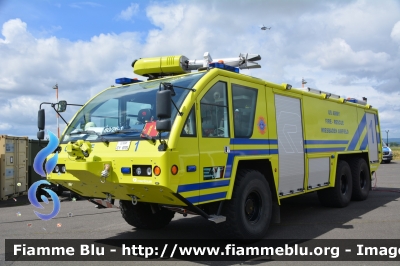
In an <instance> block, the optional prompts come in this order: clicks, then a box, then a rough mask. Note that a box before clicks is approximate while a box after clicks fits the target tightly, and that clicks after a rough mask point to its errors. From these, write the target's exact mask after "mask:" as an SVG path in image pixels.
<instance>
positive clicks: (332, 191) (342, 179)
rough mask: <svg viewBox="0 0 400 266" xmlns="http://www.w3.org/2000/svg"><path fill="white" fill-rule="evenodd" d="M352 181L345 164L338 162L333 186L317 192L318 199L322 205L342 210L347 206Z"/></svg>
mask: <svg viewBox="0 0 400 266" xmlns="http://www.w3.org/2000/svg"><path fill="white" fill-rule="evenodd" d="M352 187H353V181H352V176H351V169H350V166H349V164H348V163H347V162H345V161H339V162H338V164H337V169H336V179H335V186H334V187H331V188H326V189H322V190H318V192H317V194H318V199H319V201H320V202H321V204H322V205H324V206H328V207H338V208H343V207H346V206H347V205H349V202H350V200H351V195H352Z"/></svg>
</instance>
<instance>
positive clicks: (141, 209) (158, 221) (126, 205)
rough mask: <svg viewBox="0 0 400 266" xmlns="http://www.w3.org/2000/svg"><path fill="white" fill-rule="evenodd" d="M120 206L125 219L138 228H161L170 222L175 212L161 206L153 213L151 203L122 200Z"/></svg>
mask: <svg viewBox="0 0 400 266" xmlns="http://www.w3.org/2000/svg"><path fill="white" fill-rule="evenodd" d="M119 206H120V209H121V213H122V217H123V218H124V219H125V221H126V222H127V223H128V224H130V225H132V226H134V227H136V228H138V229H159V228H163V227H165V226H166V225H168V224H169V222H170V221H171V220H172V218H173V217H174V215H175V212H172V211H170V210H167V209H165V208H161V209H159V210H157V212H155V213H153V212H152V210H151V206H150V204H149V203H144V202H138V203H137V204H136V205H133V204H132V202H131V201H129V200H120V201H119Z"/></svg>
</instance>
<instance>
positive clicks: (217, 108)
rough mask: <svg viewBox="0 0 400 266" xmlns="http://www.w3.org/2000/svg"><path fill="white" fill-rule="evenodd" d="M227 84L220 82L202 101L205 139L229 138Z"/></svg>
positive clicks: (202, 129) (202, 122)
mask: <svg viewBox="0 0 400 266" xmlns="http://www.w3.org/2000/svg"><path fill="white" fill-rule="evenodd" d="M226 88H227V85H226V83H225V82H222V81H219V82H217V83H215V84H214V86H212V87H211V88H210V90H209V91H208V92H207V93H206V94H205V95H204V96H203V98H202V99H201V101H200V112H201V131H202V136H203V137H210V138H229V119H228V94H227V90H226Z"/></svg>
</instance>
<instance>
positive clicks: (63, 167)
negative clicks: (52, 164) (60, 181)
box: [61, 165, 67, 173]
mask: <svg viewBox="0 0 400 266" xmlns="http://www.w3.org/2000/svg"><path fill="white" fill-rule="evenodd" d="M66 171H67V169H65V165H63V166H61V172H62V173H65V172H66Z"/></svg>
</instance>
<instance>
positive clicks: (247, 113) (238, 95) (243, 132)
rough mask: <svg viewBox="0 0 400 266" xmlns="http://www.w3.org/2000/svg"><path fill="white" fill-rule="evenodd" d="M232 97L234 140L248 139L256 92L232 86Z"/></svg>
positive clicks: (251, 126)
mask: <svg viewBox="0 0 400 266" xmlns="http://www.w3.org/2000/svg"><path fill="white" fill-rule="evenodd" d="M232 97H233V126H234V129H235V138H250V137H251V135H253V127H254V115H255V111H256V102H257V90H256V89H252V88H249V87H245V86H241V85H236V84H232Z"/></svg>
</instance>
